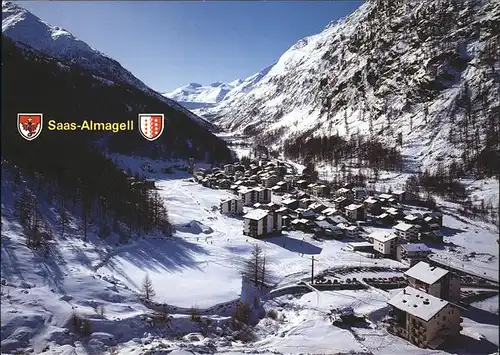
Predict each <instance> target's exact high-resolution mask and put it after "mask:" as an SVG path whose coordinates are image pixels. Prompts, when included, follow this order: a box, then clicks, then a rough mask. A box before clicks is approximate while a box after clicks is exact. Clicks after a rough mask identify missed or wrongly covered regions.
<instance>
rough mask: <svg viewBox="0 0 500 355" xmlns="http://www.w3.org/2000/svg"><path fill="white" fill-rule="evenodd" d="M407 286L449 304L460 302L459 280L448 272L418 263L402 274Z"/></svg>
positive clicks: (422, 262) (424, 263) (421, 262)
mask: <svg viewBox="0 0 500 355" xmlns="http://www.w3.org/2000/svg"><path fill="white" fill-rule="evenodd" d="M404 276H405V277H406V279H407V280H408V284H409V285H410V286H412V287H414V288H416V289H418V290H421V291H423V292H425V293H427V294H429V295H433V296H435V297H440V298H443V299H445V300H448V301H450V302H457V301H459V300H460V278H459V277H458V276H456V275H455V274H453V273H451V272H450V271H448V270H445V269H442V268H440V267H437V266H432V265H430V264H428V263H426V262H424V261H420V262H419V263H417V264H416V265H415V266H413V267H412V268H411V269H409V270H407V271H406V272H405V273H404Z"/></svg>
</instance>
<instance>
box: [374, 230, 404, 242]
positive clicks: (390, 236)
mask: <svg viewBox="0 0 500 355" xmlns="http://www.w3.org/2000/svg"><path fill="white" fill-rule="evenodd" d="M369 237H370V238H373V239H374V240H377V241H379V242H382V243H385V242H387V241H389V240H392V239H395V238H397V237H398V236H397V235H394V234H385V233H380V232H379V233H377V232H375V233H372V234H370V235H369Z"/></svg>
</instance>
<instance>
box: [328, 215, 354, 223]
mask: <svg viewBox="0 0 500 355" xmlns="http://www.w3.org/2000/svg"><path fill="white" fill-rule="evenodd" d="M328 221H330V222H331V223H333V224H348V223H349V221H348V220H347V219H345V218H344V217H342V216H339V215H335V216H331V217H328Z"/></svg>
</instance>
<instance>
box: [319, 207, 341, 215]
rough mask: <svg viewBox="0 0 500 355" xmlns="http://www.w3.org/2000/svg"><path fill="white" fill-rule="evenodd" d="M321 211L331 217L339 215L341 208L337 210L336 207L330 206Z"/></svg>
mask: <svg viewBox="0 0 500 355" xmlns="http://www.w3.org/2000/svg"><path fill="white" fill-rule="evenodd" d="M321 213H322V214H323V215H325V216H327V217H330V216H335V215H339V214H340V211H339V210H336V209H335V208H333V207H328V208H326V209H324V210H323V211H321Z"/></svg>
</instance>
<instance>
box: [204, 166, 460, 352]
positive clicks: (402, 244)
mask: <svg viewBox="0 0 500 355" xmlns="http://www.w3.org/2000/svg"><path fill="white" fill-rule="evenodd" d="M287 170H288V169H287V168H286V166H285V165H284V164H282V163H280V162H277V163H273V162H270V161H267V160H265V159H264V160H260V161H258V162H252V163H251V164H250V165H249V166H247V167H245V166H243V165H241V164H227V165H225V166H224V167H223V169H213V170H212V171H211V172H210V173H207V172H206V171H203V170H199V171H198V172H197V173H196V175H195V178H196V180H197V181H198V182H200V183H201V184H203V185H205V186H208V187H212V188H221V189H227V190H230V191H232V192H233V193H234V197H231V198H228V199H227V200H224V201H222V202H221V204H220V212H221V213H223V214H231V215H235V216H242V218H243V220H244V223H243V234H244V235H247V236H251V237H255V238H259V237H264V236H269V235H276V234H280V233H281V232H282V231H283V230H301V231H304V232H308V233H313V234H314V235H315V236H320V235H321V236H323V237H331V238H338V239H343V238H352V239H353V241H352V242H349V243H348V244H347V245H348V247H349V248H351V249H352V250H357V251H366V252H370V253H372V254H376V255H378V256H381V257H385V258H394V259H397V260H399V261H400V262H402V263H406V264H407V265H408V266H409V267H410V268H409V269H408V270H407V271H406V272H405V278H406V279H407V281H408V286H407V287H406V288H405V289H403V290H402V291H401V292H400V293H399V294H397V295H396V296H395V297H393V298H392V299H391V300H389V301H388V304H389V306H390V308H391V312H390V320H389V326H388V330H389V331H390V332H391V333H393V334H396V335H398V336H401V337H403V338H405V339H407V340H408V341H410V342H411V343H413V344H415V345H417V346H419V347H423V348H431V349H436V348H438V347H439V346H440V345H441V344H442V343H443V342H444V341H446V340H447V339H449V338H450V337H452V338H453V337H454V336H457V335H459V333H460V331H461V330H462V326H461V323H462V318H461V317H460V307H459V306H458V305H456V302H458V301H459V299H460V278H459V277H458V276H456V275H454V274H453V273H451V272H450V271H448V270H445V269H442V268H439V267H436V266H432V265H430V264H428V263H427V262H425V260H427V256H428V255H429V254H430V253H431V250H430V249H429V248H428V247H427V245H426V244H424V243H423V242H424V241H432V242H442V234H441V233H440V228H441V227H442V225H443V216H442V214H441V213H439V212H429V213H424V214H419V213H411V214H406V213H405V211H404V209H403V208H402V205H401V203H403V202H405V201H406V200H407V199H408V197H409V196H407V193H406V192H405V191H403V190H399V191H392V192H389V193H382V194H377V193H376V192H375V191H370V190H369V189H367V188H364V187H356V186H353V185H352V184H346V185H344V186H343V187H342V188H340V189H337V190H335V191H330V188H329V187H328V186H327V185H325V184H321V183H317V182H313V181H311V179H310V178H309V177H308V176H307V175H297V176H295V175H293V174H291V175H289V174H288V171H287ZM274 195H279V196H280V198H275V199H274V200H275V201H279V203H275V202H273V196H274ZM244 208H245V211H244ZM370 225H371V226H376V227H383V228H377V231H375V232H372V233H370V234H368V233H366V229H365V228H366V227H367V226H370Z"/></svg>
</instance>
